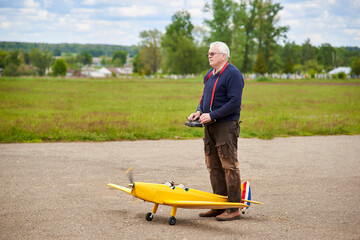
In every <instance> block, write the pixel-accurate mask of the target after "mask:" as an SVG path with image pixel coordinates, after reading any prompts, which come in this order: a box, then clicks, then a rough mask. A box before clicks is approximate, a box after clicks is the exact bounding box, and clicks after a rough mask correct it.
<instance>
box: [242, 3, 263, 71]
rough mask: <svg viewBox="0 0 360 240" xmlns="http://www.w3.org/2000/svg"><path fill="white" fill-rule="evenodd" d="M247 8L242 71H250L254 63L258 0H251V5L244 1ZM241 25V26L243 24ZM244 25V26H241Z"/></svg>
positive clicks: (244, 15)
mask: <svg viewBox="0 0 360 240" xmlns="http://www.w3.org/2000/svg"><path fill="white" fill-rule="evenodd" d="M242 4H243V5H244V6H243V8H245V11H244V12H245V13H244V14H243V15H242V16H243V17H244V23H243V24H241V25H243V28H244V32H245V39H244V41H245V44H244V60H243V64H242V67H241V69H242V71H244V72H249V71H250V70H251V65H252V59H251V56H252V53H253V51H254V45H255V43H254V39H255V34H256V31H255V30H256V21H255V20H256V19H257V15H258V5H259V1H258V0H250V1H249V5H248V6H247V3H246V2H245V1H244V2H242ZM241 25H240V26H241ZM241 27H242V26H241Z"/></svg>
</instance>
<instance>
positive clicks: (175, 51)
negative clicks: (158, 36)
mask: <svg viewBox="0 0 360 240" xmlns="http://www.w3.org/2000/svg"><path fill="white" fill-rule="evenodd" d="M171 19H172V23H171V24H170V25H168V26H167V27H166V33H165V34H164V35H163V37H162V41H161V45H162V47H163V48H164V55H165V56H164V58H165V61H164V63H165V64H164V69H165V71H166V72H170V73H175V74H187V73H196V72H199V71H200V63H201V60H200V59H199V58H201V57H202V56H203V55H202V54H200V51H199V48H197V46H196V44H195V42H194V39H193V36H192V30H193V28H194V26H193V24H192V23H191V20H190V13H189V12H187V11H185V10H184V11H178V12H176V13H175V14H174V15H173V16H172V18H171ZM204 54H205V53H204Z"/></svg>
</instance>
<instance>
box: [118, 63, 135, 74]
mask: <svg viewBox="0 0 360 240" xmlns="http://www.w3.org/2000/svg"><path fill="white" fill-rule="evenodd" d="M117 69H118V71H119V73H120V74H124V75H129V74H132V72H133V69H134V67H133V65H132V64H131V63H126V64H125V65H124V66H122V67H121V68H117Z"/></svg>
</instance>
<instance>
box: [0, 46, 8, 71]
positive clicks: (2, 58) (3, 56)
mask: <svg viewBox="0 0 360 240" xmlns="http://www.w3.org/2000/svg"><path fill="white" fill-rule="evenodd" d="M7 58H8V53H7V52H5V51H3V50H1V49H0V68H5V66H6V61H7Z"/></svg>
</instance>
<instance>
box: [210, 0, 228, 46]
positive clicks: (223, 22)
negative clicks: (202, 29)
mask: <svg viewBox="0 0 360 240" xmlns="http://www.w3.org/2000/svg"><path fill="white" fill-rule="evenodd" d="M231 7H232V1H231V0H212V3H211V4H209V3H206V4H205V8H204V10H205V12H209V13H211V14H212V17H213V19H212V20H205V21H204V22H205V25H207V26H208V27H209V28H210V36H209V38H208V39H207V43H211V42H214V41H221V42H224V43H226V44H227V45H228V46H231V36H232V31H231V28H230V24H231V21H230V18H231V13H232V11H231Z"/></svg>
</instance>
